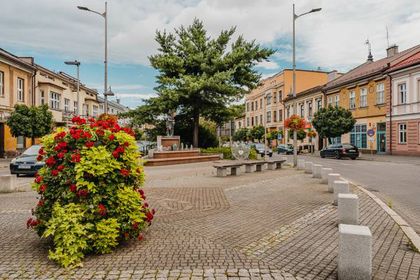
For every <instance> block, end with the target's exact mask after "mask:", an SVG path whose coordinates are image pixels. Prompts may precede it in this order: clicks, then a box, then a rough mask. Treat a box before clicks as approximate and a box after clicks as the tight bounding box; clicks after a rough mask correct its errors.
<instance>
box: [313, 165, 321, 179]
mask: <svg viewBox="0 0 420 280" xmlns="http://www.w3.org/2000/svg"><path fill="white" fill-rule="evenodd" d="M321 169H322V165H321V164H314V165H312V177H313V178H321Z"/></svg>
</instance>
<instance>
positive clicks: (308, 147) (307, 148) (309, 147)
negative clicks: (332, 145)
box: [298, 144, 315, 153]
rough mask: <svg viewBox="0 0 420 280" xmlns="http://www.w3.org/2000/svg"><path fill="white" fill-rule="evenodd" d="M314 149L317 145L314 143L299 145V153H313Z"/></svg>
mask: <svg viewBox="0 0 420 280" xmlns="http://www.w3.org/2000/svg"><path fill="white" fill-rule="evenodd" d="M313 151H315V145H313V144H301V145H299V149H298V153H312V152H313Z"/></svg>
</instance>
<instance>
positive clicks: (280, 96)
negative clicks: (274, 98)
mask: <svg viewBox="0 0 420 280" xmlns="http://www.w3.org/2000/svg"><path fill="white" fill-rule="evenodd" d="M282 100H283V93H282V91H279V102H281V101H282Z"/></svg>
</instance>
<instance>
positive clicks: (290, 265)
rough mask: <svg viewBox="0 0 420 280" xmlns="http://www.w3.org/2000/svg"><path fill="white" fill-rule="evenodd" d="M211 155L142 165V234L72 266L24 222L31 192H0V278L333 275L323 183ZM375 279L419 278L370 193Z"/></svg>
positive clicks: (403, 240) (333, 239)
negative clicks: (225, 173)
mask: <svg viewBox="0 0 420 280" xmlns="http://www.w3.org/2000/svg"><path fill="white" fill-rule="evenodd" d="M212 169H213V168H211V163H200V164H190V165H178V166H171V167H168V166H162V167H153V168H146V174H147V179H146V188H145V192H146V195H147V196H148V199H149V201H150V204H151V206H152V207H155V208H157V210H158V211H157V215H156V221H155V223H154V224H153V225H152V227H151V228H150V230H149V232H148V233H147V235H146V238H145V240H144V241H142V242H137V241H135V242H130V243H128V244H125V245H123V246H120V247H119V248H118V249H117V250H116V251H115V252H113V253H111V254H107V255H102V256H89V257H87V258H86V260H85V261H84V267H83V268H80V269H76V270H72V271H71V272H68V271H66V270H64V269H61V268H59V267H57V265H56V264H55V263H53V262H51V261H49V260H48V259H47V253H48V249H47V244H46V243H45V242H42V241H40V240H39V238H38V237H37V236H36V235H35V233H34V232H32V231H28V230H26V229H25V221H26V219H27V217H28V215H29V213H30V208H31V207H33V205H34V204H35V196H36V194H34V193H32V192H25V193H14V194H7V195H0V225H1V229H2V230H1V231H2V238H1V239H0V279H2V277H3V278H6V279H32V278H36V279H335V278H336V269H337V247H338V229H337V225H336V219H337V216H336V215H337V209H336V207H334V206H332V205H331V200H332V196H331V194H330V193H328V192H327V191H326V188H327V187H326V185H321V184H319V183H318V182H319V181H318V180H315V179H312V178H311V176H310V175H305V174H303V173H302V172H299V171H296V170H294V169H291V168H284V169H282V170H277V171H264V172H262V173H251V174H241V175H240V176H237V177H226V178H218V177H215V176H214V173H215V172H214V171H213V170H212ZM353 191H354V192H355V193H357V194H358V196H359V198H360V202H359V203H360V214H361V224H363V225H367V226H369V228H370V229H371V231H372V234H373V254H372V255H373V272H374V279H385V278H386V279H397V278H398V279H418V278H419V277H420V274H419V273H420V271H419V270H420V269H419V268H420V254H417V253H415V252H414V251H412V250H411V249H410V247H409V242H408V239H407V237H406V236H405V235H404V234H403V232H402V231H401V229H400V228H399V227H398V225H397V224H396V223H395V222H394V220H392V219H391V218H390V217H389V216H388V214H387V213H385V212H384V211H383V210H382V208H380V207H379V206H378V205H377V204H376V203H375V202H374V201H373V200H372V199H371V198H369V197H368V196H367V195H365V194H364V193H363V192H361V191H359V190H358V189H356V188H355V189H353Z"/></svg>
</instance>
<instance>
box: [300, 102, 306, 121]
mask: <svg viewBox="0 0 420 280" xmlns="http://www.w3.org/2000/svg"><path fill="white" fill-rule="evenodd" d="M300 117H301V118H303V117H305V105H304V104H303V103H302V104H300Z"/></svg>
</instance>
